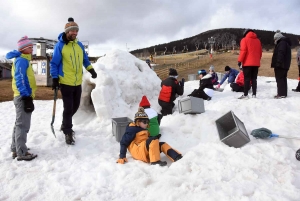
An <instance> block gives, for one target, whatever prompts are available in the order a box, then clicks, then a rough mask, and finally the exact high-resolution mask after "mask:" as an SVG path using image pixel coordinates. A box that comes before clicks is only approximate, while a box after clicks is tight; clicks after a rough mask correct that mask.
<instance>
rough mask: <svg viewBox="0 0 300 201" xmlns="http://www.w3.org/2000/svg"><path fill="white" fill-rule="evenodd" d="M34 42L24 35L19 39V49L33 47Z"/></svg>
mask: <svg viewBox="0 0 300 201" xmlns="http://www.w3.org/2000/svg"><path fill="white" fill-rule="evenodd" d="M32 46H33V43H32V42H31V40H29V39H28V37H27V36H24V37H22V38H21V39H20V40H19V41H18V50H19V51H22V50H25V49H26V48H28V47H32Z"/></svg>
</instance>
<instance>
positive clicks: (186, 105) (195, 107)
mask: <svg viewBox="0 0 300 201" xmlns="http://www.w3.org/2000/svg"><path fill="white" fill-rule="evenodd" d="M178 108H179V113H184V114H200V113H203V112H205V109H204V101H203V99H202V98H195V97H186V98H183V99H181V100H178Z"/></svg>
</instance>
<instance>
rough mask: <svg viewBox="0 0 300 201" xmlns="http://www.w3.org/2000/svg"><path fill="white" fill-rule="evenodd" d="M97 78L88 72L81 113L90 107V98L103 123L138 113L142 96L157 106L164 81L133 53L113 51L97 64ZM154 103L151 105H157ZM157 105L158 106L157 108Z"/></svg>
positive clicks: (83, 84) (85, 73)
mask: <svg viewBox="0 0 300 201" xmlns="http://www.w3.org/2000/svg"><path fill="white" fill-rule="evenodd" d="M93 67H94V69H95V71H96V72H97V74H98V75H97V78H96V79H92V78H91V75H90V73H89V72H87V71H85V72H84V76H83V82H82V96H81V105H80V107H81V109H87V107H90V98H91V99H92V101H93V104H94V109H95V112H96V114H97V116H98V117H99V118H100V120H103V118H104V119H110V118H114V117H126V116H128V117H130V118H132V117H133V116H132V114H134V113H135V112H136V111H137V108H136V107H137V106H136V104H134V107H133V106H132V104H133V103H137V104H138V103H139V102H140V100H141V98H142V96H143V95H146V96H147V97H148V99H149V100H151V99H152V102H153V101H155V102H156V103H157V98H158V95H159V91H160V89H161V87H160V83H161V80H160V78H159V77H158V76H157V75H156V73H155V72H154V71H153V70H151V69H150V68H149V66H148V65H147V64H146V62H145V61H142V60H140V59H138V58H136V57H135V56H133V55H132V54H130V53H129V52H126V51H122V50H113V51H111V52H109V53H108V54H106V55H105V56H104V57H101V58H100V59H99V60H98V61H97V62H96V63H95V64H93ZM152 102H151V104H153V103H152ZM156 103H155V105H157V104H156Z"/></svg>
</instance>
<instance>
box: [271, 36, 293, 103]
mask: <svg viewBox="0 0 300 201" xmlns="http://www.w3.org/2000/svg"><path fill="white" fill-rule="evenodd" d="M274 43H275V48H274V52H273V56H272V63H271V68H274V72H275V79H276V82H277V95H276V96H274V98H275V99H280V98H286V97H287V74H288V71H289V69H290V65H291V59H292V51H291V41H290V39H289V38H287V37H285V36H283V35H282V33H281V32H280V31H279V30H278V31H277V32H276V33H275V35H274Z"/></svg>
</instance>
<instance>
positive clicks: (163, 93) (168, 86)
mask: <svg viewBox="0 0 300 201" xmlns="http://www.w3.org/2000/svg"><path fill="white" fill-rule="evenodd" d="M183 92H184V88H183V86H180V85H179V82H178V81H177V79H176V78H174V77H168V78H167V79H165V80H163V81H162V82H161V90H160V93H159V97H158V99H159V100H161V101H164V102H168V103H169V102H173V101H174V100H175V99H176V94H178V95H179V96H181V95H182V94H183Z"/></svg>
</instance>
